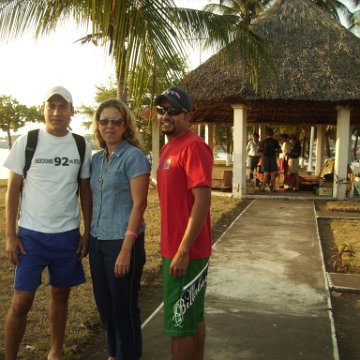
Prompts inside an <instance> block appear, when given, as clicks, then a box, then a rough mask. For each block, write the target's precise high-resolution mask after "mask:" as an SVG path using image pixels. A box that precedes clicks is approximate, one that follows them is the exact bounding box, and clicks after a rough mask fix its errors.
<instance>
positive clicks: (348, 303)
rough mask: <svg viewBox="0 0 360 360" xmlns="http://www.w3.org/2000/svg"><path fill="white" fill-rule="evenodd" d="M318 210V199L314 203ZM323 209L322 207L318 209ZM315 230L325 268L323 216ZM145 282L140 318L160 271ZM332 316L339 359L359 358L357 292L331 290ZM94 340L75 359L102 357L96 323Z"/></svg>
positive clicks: (155, 301)
mask: <svg viewBox="0 0 360 360" xmlns="http://www.w3.org/2000/svg"><path fill="white" fill-rule="evenodd" d="M248 203H249V202H242V204H241V206H240V207H238V208H237V209H236V210H235V211H233V213H231V214H229V215H228V216H227V217H225V218H223V219H222V221H221V223H219V224H218V225H217V226H215V227H214V228H213V241H216V240H217V239H218V238H219V236H220V235H221V234H222V233H223V231H224V230H225V229H226V228H227V227H228V226H229V225H230V224H231V223H232V221H234V219H235V218H236V217H237V216H238V215H239V214H240V212H241V211H242V210H243V209H244V208H245V207H246V206H247V205H248ZM316 207H317V208H318V209H319V210H320V208H321V202H319V203H317V204H316ZM321 210H324V209H321ZM319 233H320V239H321V242H322V246H323V253H324V261H325V267H326V270H327V271H333V270H332V269H330V267H329V265H328V263H329V259H330V258H331V256H332V255H334V254H336V248H335V246H334V242H333V239H332V235H331V231H330V227H329V222H328V221H327V220H326V219H321V220H320V221H319ZM144 277H145V284H147V285H146V286H143V288H142V290H141V297H140V308H141V312H142V318H143V320H145V319H147V318H148V316H150V315H151V314H152V312H153V311H154V310H155V309H156V308H157V307H158V305H159V304H160V303H161V302H162V288H161V274H160V269H159V272H158V273H153V274H144ZM331 301H332V307H333V315H334V321H335V328H336V335H337V339H338V346H339V353H340V359H341V360H356V359H360V326H359V321H360V294H356V293H338V292H332V293H331ZM93 331H94V339H93V341H92V342H91V344H88V345H87V347H86V348H84V349H83V351H82V354H81V355H79V357H78V358H77V359H76V360H85V359H86V360H99V359H105V358H106V350H105V340H104V336H103V331H102V329H101V328H100V326H98V327H96V328H94V329H93Z"/></svg>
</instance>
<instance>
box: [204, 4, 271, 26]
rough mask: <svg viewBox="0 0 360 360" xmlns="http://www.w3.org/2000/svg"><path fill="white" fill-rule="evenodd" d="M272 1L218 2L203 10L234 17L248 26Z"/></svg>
mask: <svg viewBox="0 0 360 360" xmlns="http://www.w3.org/2000/svg"><path fill="white" fill-rule="evenodd" d="M273 2H274V1H273V0H220V1H219V3H218V4H217V3H214V4H208V5H206V6H205V7H204V10H206V11H211V12H215V13H218V14H224V15H235V16H237V17H238V18H239V20H240V21H243V22H244V23H246V24H250V23H251V21H252V20H254V19H255V18H256V17H257V16H258V15H259V14H260V13H261V12H262V11H263V10H264V9H265V8H266V7H267V6H268V5H269V4H271V3H273Z"/></svg>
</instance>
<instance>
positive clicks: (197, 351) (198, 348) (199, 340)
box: [192, 320, 206, 360]
mask: <svg viewBox="0 0 360 360" xmlns="http://www.w3.org/2000/svg"><path fill="white" fill-rule="evenodd" d="M205 334H206V326H205V320H203V321H202V322H201V323H200V324H199V325H198V327H197V329H196V333H195V336H194V352H193V356H192V359H194V360H203V359H204V349H205Z"/></svg>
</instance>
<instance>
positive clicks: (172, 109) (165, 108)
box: [156, 106, 185, 115]
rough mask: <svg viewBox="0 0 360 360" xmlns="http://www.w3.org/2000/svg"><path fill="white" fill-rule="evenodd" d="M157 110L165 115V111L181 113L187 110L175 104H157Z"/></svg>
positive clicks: (171, 113) (175, 113) (173, 113)
mask: <svg viewBox="0 0 360 360" xmlns="http://www.w3.org/2000/svg"><path fill="white" fill-rule="evenodd" d="M156 112H157V113H158V114H159V115H164V114H165V113H168V114H169V115H179V114H180V113H181V112H185V110H184V109H183V108H181V107H175V106H169V107H164V106H157V107H156Z"/></svg>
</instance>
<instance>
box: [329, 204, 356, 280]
mask: <svg viewBox="0 0 360 360" xmlns="http://www.w3.org/2000/svg"><path fill="white" fill-rule="evenodd" d="M323 209H324V210H327V211H340V212H356V213H359V212H360V202H359V201H328V202H326V203H325V204H324V206H323ZM329 223H330V228H331V232H332V236H333V238H334V243H335V246H336V248H337V251H338V254H336V255H334V256H333V259H332V261H331V265H332V267H333V270H334V271H338V272H354V273H360V235H359V233H360V232H359V220H345V219H344V220H330V221H329Z"/></svg>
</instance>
